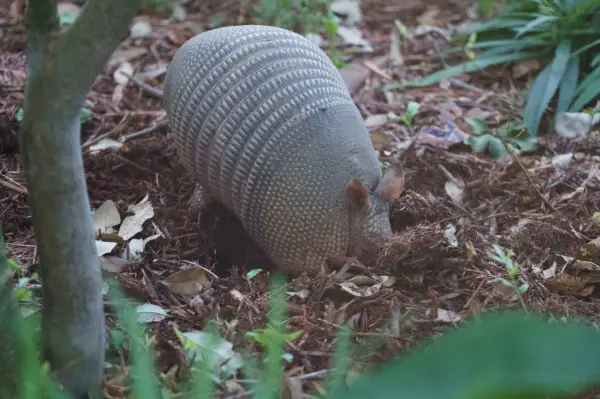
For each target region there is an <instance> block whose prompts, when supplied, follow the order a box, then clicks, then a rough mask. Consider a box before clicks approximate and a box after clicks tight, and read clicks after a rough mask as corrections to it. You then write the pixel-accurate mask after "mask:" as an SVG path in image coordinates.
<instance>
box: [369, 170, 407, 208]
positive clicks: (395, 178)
mask: <svg viewBox="0 0 600 399" xmlns="http://www.w3.org/2000/svg"><path fill="white" fill-rule="evenodd" d="M402 191H404V172H403V171H402V166H400V164H399V163H394V164H392V165H390V167H388V168H387V169H386V171H385V172H384V173H383V178H382V179H381V181H380V182H379V185H377V189H376V190H375V194H376V195H377V196H378V197H379V198H380V199H381V200H382V201H393V200H395V199H396V198H398V197H400V194H402Z"/></svg>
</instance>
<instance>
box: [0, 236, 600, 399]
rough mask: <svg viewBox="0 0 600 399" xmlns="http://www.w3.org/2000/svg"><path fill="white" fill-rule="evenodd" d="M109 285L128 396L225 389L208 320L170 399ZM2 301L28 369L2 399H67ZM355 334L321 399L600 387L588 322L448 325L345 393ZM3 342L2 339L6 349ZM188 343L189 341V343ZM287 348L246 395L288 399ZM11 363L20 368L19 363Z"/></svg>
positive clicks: (279, 339)
mask: <svg viewBox="0 0 600 399" xmlns="http://www.w3.org/2000/svg"><path fill="white" fill-rule="evenodd" d="M0 241H1V235H0ZM1 246H2V243H1V242H0V248H1ZM492 255H493V258H498V259H500V260H501V261H502V262H504V263H505V264H507V265H509V264H510V265H512V266H511V267H510V270H513V269H514V264H513V263H512V260H510V257H511V254H510V251H509V254H504V251H496V253H495V254H492ZM501 255H502V256H501ZM7 267H8V265H7V262H6V257H5V256H4V255H3V253H2V252H1V250H0V274H2V273H3V272H4V270H6V268H7ZM110 285H111V289H110V290H109V295H108V296H109V300H110V306H111V308H112V309H113V311H114V313H115V315H116V316H117V318H118V320H119V322H120V325H121V326H122V330H123V331H124V332H125V339H123V337H119V338H118V339H117V341H119V342H123V341H124V340H126V341H127V343H128V345H125V346H126V347H127V349H129V356H128V358H129V359H130V361H131V365H132V367H131V368H129V370H130V373H131V375H130V378H129V379H128V381H129V382H130V392H129V393H128V396H127V397H131V398H149V399H154V398H156V399H158V398H167V397H181V398H183V397H193V398H198V399H210V398H213V397H214V393H215V388H216V386H217V385H220V384H222V381H220V380H219V379H218V378H217V379H215V378H214V366H215V364H216V362H215V353H216V352H215V350H214V348H215V347H218V346H219V345H220V344H219V342H222V341H223V340H222V339H221V338H219V336H218V331H217V329H216V327H215V325H214V324H212V323H209V327H208V328H207V329H206V334H205V339H203V345H200V346H197V345H187V344H184V347H185V348H186V349H187V351H188V352H190V353H193V354H194V358H193V360H192V364H193V367H192V368H191V369H190V370H189V373H187V374H186V375H185V376H182V380H183V382H182V384H180V388H181V392H180V393H177V394H176V393H172V392H170V391H169V390H168V389H167V388H166V387H165V386H162V385H161V384H164V383H165V380H164V379H159V378H157V376H156V370H155V368H154V361H153V360H152V347H151V346H149V345H148V343H147V339H145V338H144V337H145V332H144V328H143V326H142V325H141V324H139V323H137V316H136V311H135V309H136V307H135V306H134V305H133V304H131V303H128V301H126V300H125V297H124V296H123V294H122V293H121V291H120V290H119V288H118V284H117V283H113V282H111V284H110ZM283 289H284V284H283V282H282V280H281V279H274V280H272V284H271V289H270V295H271V296H270V311H269V320H268V324H269V325H271V326H272V327H273V328H274V329H275V330H277V331H279V332H281V331H283V328H284V327H285V319H286V317H285V311H284V309H285V292H284V290H283ZM7 294H8V295H7ZM7 298H12V300H7ZM0 299H2V301H0V316H1V317H2V320H3V321H5V322H4V323H1V324H0V334H1V333H2V332H5V331H6V327H9V329H8V331H10V332H11V337H12V338H13V339H15V340H17V342H18V345H17V346H16V347H17V348H19V350H18V354H19V355H18V358H19V360H21V363H17V364H21V366H20V367H18V368H16V371H17V374H18V378H17V380H16V382H17V388H16V392H13V393H7V390H6V388H7V386H6V384H5V383H6V377H7V375H6V374H0V392H1V393H4V396H2V397H15V398H23V399H41V398H45V399H59V398H60V399H62V398H65V399H66V398H67V395H66V394H65V393H64V392H62V390H61V389H60V388H59V387H58V386H57V385H56V384H55V383H53V382H52V379H51V378H50V376H49V374H48V373H47V367H46V366H45V365H44V364H40V362H39V361H38V358H37V353H36V348H37V346H38V345H39V341H38V340H37V339H35V331H37V330H39V325H38V324H36V323H30V322H29V321H32V320H34V321H35V320H37V319H36V318H35V317H29V318H23V316H22V315H21V314H20V313H19V312H18V311H15V309H16V308H15V306H14V304H15V301H14V293H12V287H11V286H10V285H6V284H3V285H0ZM11 304H12V305H13V306H12V307H10V306H9V307H8V308H10V309H13V310H12V311H7V305H11ZM2 327H4V329H3V328H2ZM32 332H33V335H32ZM351 335H352V334H351V331H350V329H349V328H348V327H347V326H346V325H344V326H343V327H342V328H341V330H340V334H339V335H338V338H337V340H336V343H335V346H334V356H333V359H332V362H331V366H332V367H331V369H330V370H329V373H328V375H327V376H326V379H325V385H324V386H325V387H326V389H327V392H326V393H325V394H323V395H321V397H323V398H327V399H341V398H344V399H355V398H356V399H358V398H364V397H365V396H366V395H369V396H371V397H377V398H407V399H412V398H415V399H416V398H436V399H464V398H469V399H484V398H485V399H489V398H507V397H510V398H523V399H525V398H527V399H542V398H547V397H556V396H558V395H563V396H564V395H567V394H575V393H579V392H582V391H583V390H585V389H588V388H590V387H592V386H594V385H598V384H600V370H599V369H598V367H596V365H597V359H598V357H600V335H599V334H598V332H597V331H596V330H595V329H593V328H591V326H589V325H587V324H584V323H576V322H573V321H571V322H560V323H559V322H550V323H549V322H548V321H547V318H545V317H542V316H529V315H524V314H522V313H518V312H508V313H501V312H500V313H494V312H493V313H491V314H488V315H484V316H483V318H482V320H481V321H477V320H470V321H464V322H463V324H462V326H460V327H459V328H458V329H455V330H452V329H450V328H449V329H448V330H446V331H445V332H444V333H443V334H442V335H441V336H440V337H438V338H435V339H433V340H432V341H431V342H428V343H422V344H421V345H418V346H417V347H415V348H413V349H409V350H407V351H406V352H405V354H404V355H403V356H401V357H400V358H398V359H395V360H393V361H391V362H389V363H388V364H385V365H382V366H381V367H378V368H377V369H376V370H372V371H368V372H366V373H364V374H362V375H361V376H359V377H358V378H357V379H356V380H355V382H354V383H353V384H352V385H350V386H349V387H348V386H347V385H346V374H347V372H348V369H349V368H350V366H351V358H350V357H349V355H348V353H349V352H350V348H351V339H352V338H351ZM178 336H179V335H178ZM32 337H33V338H34V339H32ZM188 337H189V335H188ZM0 338H6V337H5V336H0ZM3 342H5V341H4V340H0V344H2V343H3ZM182 342H187V341H186V339H183V340H182ZM213 343H214V344H213ZM118 345H119V346H121V344H118ZM284 345H285V334H274V335H273V336H272V338H271V339H268V340H266V341H265V349H266V356H265V359H264V362H263V365H264V366H263V367H259V366H258V364H257V363H256V362H255V361H254V360H253V359H252V358H250V357H247V358H245V359H244V367H243V368H242V370H243V372H244V377H245V378H244V381H246V382H245V383H246V384H248V386H247V387H248V390H247V392H248V396H249V397H251V398H253V399H275V398H279V397H281V388H282V377H283V373H284V368H283V365H282V363H281V361H282V357H281V354H282V353H283V346H284ZM0 355H2V356H4V357H6V352H0ZM0 366H1V363H0ZM11 366H12V367H13V370H15V367H14V366H13V364H11ZM431 381H435V384H432V383H431Z"/></svg>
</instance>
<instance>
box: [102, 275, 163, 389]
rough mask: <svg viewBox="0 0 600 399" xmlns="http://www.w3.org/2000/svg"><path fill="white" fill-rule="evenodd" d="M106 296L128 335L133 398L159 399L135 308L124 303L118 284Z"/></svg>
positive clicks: (152, 367) (152, 363)
mask: <svg viewBox="0 0 600 399" xmlns="http://www.w3.org/2000/svg"><path fill="white" fill-rule="evenodd" d="M111 283H112V284H110V289H109V290H108V294H107V296H108V297H109V300H110V301H111V302H112V303H111V307H112V308H113V311H114V312H115V314H116V315H117V317H118V318H119V321H120V322H121V324H122V326H123V328H124V329H125V331H126V332H127V334H128V335H129V343H130V351H131V356H132V360H133V366H134V368H133V371H132V373H133V397H134V398H137V399H142V398H143V399H159V398H160V391H159V388H158V384H157V381H156V378H155V374H154V370H155V369H154V361H153V359H152V357H151V356H150V354H149V353H148V352H149V351H150V348H148V350H146V348H145V346H144V328H143V327H142V326H140V325H139V324H138V323H137V315H136V311H135V308H134V307H133V306H131V305H129V304H127V303H126V300H125V295H124V294H123V293H122V291H121V288H120V287H119V285H118V283H116V282H112V281H111Z"/></svg>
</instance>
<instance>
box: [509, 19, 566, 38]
mask: <svg viewBox="0 0 600 399" xmlns="http://www.w3.org/2000/svg"><path fill="white" fill-rule="evenodd" d="M556 19H557V18H556V17H555V16H549V15H542V16H540V17H538V18H536V19H534V20H533V21H531V22H529V23H528V24H526V25H525V26H524V27H522V28H521V29H519V30H517V34H516V35H515V37H520V36H522V35H524V34H525V33H527V32H529V31H532V30H533V29H534V28H536V27H538V26H539V25H542V24H545V23H546V22H551V21H555V20H556ZM548 29H549V28H548V27H547V26H545V27H543V28H542V29H539V30H538V31H542V32H543V31H547V30H548Z"/></svg>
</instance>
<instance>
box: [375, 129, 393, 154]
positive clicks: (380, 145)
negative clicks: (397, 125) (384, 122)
mask: <svg viewBox="0 0 600 399" xmlns="http://www.w3.org/2000/svg"><path fill="white" fill-rule="evenodd" d="M370 136H371V142H372V143H373V148H374V149H376V150H377V151H383V150H386V149H388V148H390V146H391V145H392V138H391V137H390V136H388V135H387V134H385V133H384V132H382V131H380V130H378V131H375V132H373V133H371V134H370Z"/></svg>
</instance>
